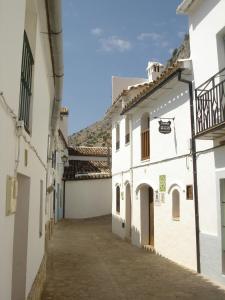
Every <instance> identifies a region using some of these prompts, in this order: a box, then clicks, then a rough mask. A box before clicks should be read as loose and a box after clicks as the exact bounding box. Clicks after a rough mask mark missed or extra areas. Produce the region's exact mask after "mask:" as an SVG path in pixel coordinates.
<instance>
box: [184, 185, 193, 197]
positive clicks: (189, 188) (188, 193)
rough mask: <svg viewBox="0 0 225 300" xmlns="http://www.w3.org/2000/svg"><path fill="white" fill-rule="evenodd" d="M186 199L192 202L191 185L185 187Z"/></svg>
mask: <svg viewBox="0 0 225 300" xmlns="http://www.w3.org/2000/svg"><path fill="white" fill-rule="evenodd" d="M186 199H187V200H193V185H187V186H186Z"/></svg>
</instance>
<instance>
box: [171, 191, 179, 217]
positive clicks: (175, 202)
mask: <svg viewBox="0 0 225 300" xmlns="http://www.w3.org/2000/svg"><path fill="white" fill-rule="evenodd" d="M172 217H173V220H177V221H178V220H180V193H179V192H178V190H173V192H172Z"/></svg>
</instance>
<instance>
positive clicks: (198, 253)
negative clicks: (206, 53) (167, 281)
mask: <svg viewBox="0 0 225 300" xmlns="http://www.w3.org/2000/svg"><path fill="white" fill-rule="evenodd" d="M181 74H182V71H180V72H179V74H178V81H180V82H183V83H186V84H188V87H189V96H190V118H191V149H192V162H193V184H194V196H195V202H194V205H195V233H196V258H197V272H198V273H200V272H201V262H200V239H199V233H200V229H199V204H198V176H197V155H196V140H195V123H194V98H193V85H192V81H189V80H186V79H182V78H181Z"/></svg>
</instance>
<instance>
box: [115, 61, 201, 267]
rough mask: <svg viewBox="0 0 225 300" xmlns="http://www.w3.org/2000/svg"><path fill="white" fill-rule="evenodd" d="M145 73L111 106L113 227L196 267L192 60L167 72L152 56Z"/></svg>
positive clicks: (159, 251)
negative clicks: (191, 102)
mask: <svg viewBox="0 0 225 300" xmlns="http://www.w3.org/2000/svg"><path fill="white" fill-rule="evenodd" d="M147 71H148V79H145V80H143V81H142V82H143V83H140V82H138V83H137V84H136V85H134V83H133V82H132V83H131V85H130V86H127V87H126V89H124V90H122V91H121V93H120V94H119V95H118V96H117V98H116V99H113V104H112V107H111V108H110V112H111V114H112V216H113V219H112V230H113V232H114V233H116V234H118V235H119V236H120V237H122V238H127V239H131V243H133V244H135V245H137V246H144V247H147V248H151V249H154V250H155V251H156V252H158V253H160V254H161V255H163V256H165V257H167V258H169V259H171V260H173V261H175V262H177V263H179V264H182V265H184V266H186V267H188V268H191V269H193V270H196V246H195V245H196V240H195V237H196V230H195V209H194V200H193V190H192V189H193V171H192V155H191V140H190V139H191V136H192V134H191V129H192V128H191V122H190V95H189V86H188V85H187V83H186V82H182V80H183V79H185V80H192V71H191V65H190V64H186V66H185V63H178V64H177V65H174V66H172V67H170V68H167V69H166V70H164V67H163V65H161V64H159V63H156V62H154V63H150V64H149V65H148V68H147ZM128 84H129V83H128ZM159 126H160V127H161V128H160V131H161V132H163V133H160V132H159Z"/></svg>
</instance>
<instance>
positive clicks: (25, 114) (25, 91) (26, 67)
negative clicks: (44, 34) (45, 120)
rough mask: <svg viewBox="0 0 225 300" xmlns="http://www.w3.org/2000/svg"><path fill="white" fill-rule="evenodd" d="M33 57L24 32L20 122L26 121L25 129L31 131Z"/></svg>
mask: <svg viewBox="0 0 225 300" xmlns="http://www.w3.org/2000/svg"><path fill="white" fill-rule="evenodd" d="M33 64H34V60H33V56H32V52H31V48H30V44H29V40H28V37H27V34H26V32H25V31H24V40H23V53H22V65H21V81H20V108H19V120H22V121H24V127H25V129H26V130H27V131H28V132H29V131H30V107H31V95H32V71H33Z"/></svg>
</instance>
